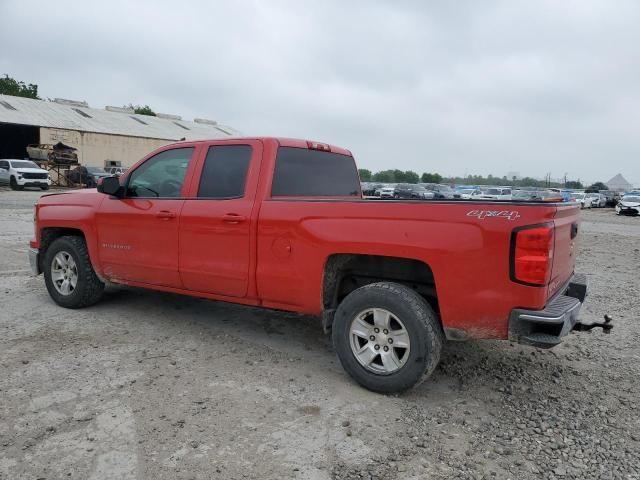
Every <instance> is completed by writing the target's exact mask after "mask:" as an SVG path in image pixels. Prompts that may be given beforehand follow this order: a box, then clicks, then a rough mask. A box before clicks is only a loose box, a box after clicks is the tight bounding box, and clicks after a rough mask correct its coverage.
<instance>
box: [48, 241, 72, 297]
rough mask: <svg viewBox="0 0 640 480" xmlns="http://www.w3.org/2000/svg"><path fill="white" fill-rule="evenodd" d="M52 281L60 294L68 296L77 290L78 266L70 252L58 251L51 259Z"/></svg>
mask: <svg viewBox="0 0 640 480" xmlns="http://www.w3.org/2000/svg"><path fill="white" fill-rule="evenodd" d="M51 282H52V283H53V286H54V288H55V289H56V291H57V292H58V293H59V294H60V295H64V296H68V295H71V294H72V293H73V292H75V290H76V285H77V284H78V267H77V265H76V262H75V260H74V259H73V257H72V256H71V254H70V253H69V252H65V251H60V252H58V253H56V255H55V256H54V257H53V260H52V261H51Z"/></svg>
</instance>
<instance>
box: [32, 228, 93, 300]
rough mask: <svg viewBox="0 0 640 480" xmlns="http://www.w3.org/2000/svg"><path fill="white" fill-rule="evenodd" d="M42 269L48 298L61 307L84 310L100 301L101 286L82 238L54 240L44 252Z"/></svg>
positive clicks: (73, 237)
mask: <svg viewBox="0 0 640 480" xmlns="http://www.w3.org/2000/svg"><path fill="white" fill-rule="evenodd" d="M43 267H44V268H43V270H44V280H45V284H46V286H47V290H48V291H49V295H50V296H51V298H52V299H53V301H54V302H56V303H57V304H58V305H60V306H61V307H66V308H82V307H88V306H89V305H93V304H94V303H96V302H97V301H98V300H100V298H101V297H102V292H103V291H104V283H102V282H101V281H100V279H99V278H98V277H97V276H96V273H95V272H94V270H93V267H92V266H91V261H90V259H89V252H88V250H87V245H86V243H85V241H84V239H83V238H82V237H75V236H66V237H60V238H58V239H56V240H54V241H53V243H52V244H51V245H50V246H49V248H48V249H47V252H46V254H45V257H44V265H43Z"/></svg>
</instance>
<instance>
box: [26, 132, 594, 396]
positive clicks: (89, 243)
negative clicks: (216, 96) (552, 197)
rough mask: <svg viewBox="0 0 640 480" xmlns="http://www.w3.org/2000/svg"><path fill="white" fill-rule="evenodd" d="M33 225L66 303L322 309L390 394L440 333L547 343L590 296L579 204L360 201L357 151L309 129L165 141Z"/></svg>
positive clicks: (372, 385)
mask: <svg viewBox="0 0 640 480" xmlns="http://www.w3.org/2000/svg"><path fill="white" fill-rule="evenodd" d="M34 220H35V236H34V238H33V240H31V242H30V247H31V248H30V250H29V257H30V261H31V266H32V269H33V270H34V272H35V273H36V274H39V273H42V272H43V273H44V279H45V284H46V288H47V290H48V292H49V294H50V296H51V298H52V299H53V300H54V301H55V302H56V303H57V304H58V305H61V306H63V307H67V308H80V307H87V306H89V305H92V304H94V303H95V302H97V301H98V300H99V299H100V297H101V295H102V292H103V289H104V287H105V284H121V285H128V286H132V287H141V288H149V289H154V290H161V291H165V292H173V293H180V294H184V295H191V296H195V297H202V298H208V299H213V300H218V301H225V302H233V303H239V304H245V305H252V306H259V307H264V308H269V309H279V310H286V311H291V312H298V313H301V314H307V315H314V316H317V317H318V318H319V322H320V321H321V323H322V326H323V327H324V329H325V331H327V332H329V331H331V334H332V340H333V344H334V346H335V350H336V352H337V355H338V357H339V359H340V361H341V363H342V365H343V366H344V368H345V370H347V372H348V373H349V374H350V375H351V376H352V377H353V378H354V379H355V380H356V381H357V382H358V383H360V384H361V385H362V386H364V387H366V388H368V389H371V390H373V391H377V392H383V393H389V392H399V391H402V390H406V389H408V388H410V387H412V386H413V385H415V384H416V383H418V382H419V381H421V380H422V379H424V378H427V377H428V376H429V374H431V372H432V371H433V369H434V368H435V367H436V365H437V363H438V361H439V359H440V353H441V349H442V348H443V343H444V340H445V339H449V340H465V339H470V338H474V339H510V340H512V341H515V342H520V343H524V344H529V345H533V346H538V347H543V348H549V347H552V346H554V345H557V344H558V343H560V342H561V340H562V338H563V337H564V336H565V335H566V334H567V333H569V332H570V331H572V330H576V329H579V327H580V326H581V324H580V323H579V321H578V312H579V310H580V307H581V305H582V302H583V301H584V298H585V295H586V293H587V286H586V281H585V276H584V275H580V274H575V273H574V264H575V249H576V240H577V234H578V227H579V208H578V207H577V206H576V205H572V204H567V203H561V202H558V203H554V202H543V201H520V202H517V201H490V200H475V201H472V200H462V199H433V200H426V201H425V200H397V201H394V200H391V201H380V200H365V199H363V198H362V194H361V191H360V182H359V178H358V171H357V169H356V165H355V162H354V159H353V157H352V155H351V153H350V152H349V151H348V150H345V149H343V148H339V147H335V146H333V145H327V144H323V143H318V142H310V141H305V140H294V139H283V138H238V139H224V140H211V141H186V142H185V141H183V142H179V143H175V144H171V145H167V146H164V147H162V148H160V149H158V150H156V151H154V152H153V153H151V154H150V155H148V156H147V157H145V158H144V159H142V160H141V161H140V162H138V163H137V164H136V165H134V166H133V167H132V168H130V169H129V170H128V171H127V172H126V173H125V174H124V175H123V176H121V177H119V178H116V177H107V178H105V179H102V180H101V182H100V183H99V185H98V188H97V189H90V190H89V189H87V190H82V191H73V192H67V193H59V194H51V195H45V196H43V197H41V198H40V199H39V201H38V202H37V204H36V205H35V212H34ZM583 326H584V325H583Z"/></svg>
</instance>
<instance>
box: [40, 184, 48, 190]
mask: <svg viewBox="0 0 640 480" xmlns="http://www.w3.org/2000/svg"><path fill="white" fill-rule="evenodd" d="M40 189H42V190H49V185H40Z"/></svg>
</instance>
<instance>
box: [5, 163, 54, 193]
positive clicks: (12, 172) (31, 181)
mask: <svg viewBox="0 0 640 480" xmlns="http://www.w3.org/2000/svg"><path fill="white" fill-rule="evenodd" d="M0 184H5V185H9V186H11V189H12V190H22V189H23V188H24V187H37V188H40V189H42V190H48V189H49V186H50V185H51V179H50V178H49V172H47V171H46V170H44V169H42V168H40V167H39V166H38V165H36V164H35V163H34V162H32V161H31V160H14V159H2V160H0Z"/></svg>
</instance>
